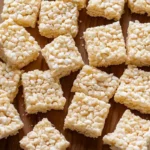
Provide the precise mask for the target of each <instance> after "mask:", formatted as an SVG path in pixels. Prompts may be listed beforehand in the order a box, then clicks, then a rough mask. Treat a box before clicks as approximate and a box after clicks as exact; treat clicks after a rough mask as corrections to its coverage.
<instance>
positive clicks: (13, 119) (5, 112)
mask: <svg viewBox="0 0 150 150" xmlns="http://www.w3.org/2000/svg"><path fill="white" fill-rule="evenodd" d="M21 128H23V123H22V121H21V119H20V116H19V114H18V112H17V110H16V109H15V107H14V106H13V104H10V99H9V98H8V97H7V93H6V92H5V91H3V90H0V139H2V138H7V137H8V136H12V135H16V134H17V133H18V130H20V129H21Z"/></svg>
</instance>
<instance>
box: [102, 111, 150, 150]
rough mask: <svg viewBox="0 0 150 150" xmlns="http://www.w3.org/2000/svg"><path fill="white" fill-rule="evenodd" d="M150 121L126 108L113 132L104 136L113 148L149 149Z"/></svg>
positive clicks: (115, 149)
mask: <svg viewBox="0 0 150 150" xmlns="http://www.w3.org/2000/svg"><path fill="white" fill-rule="evenodd" d="M149 133H150V121H148V120H145V119H142V118H140V117H139V116H135V115H134V114H133V113H131V111H130V110H126V111H125V113H124V114H123V116H122V118H121V119H120V121H119V123H118V124H117V126H116V129H115V131H114V132H113V133H109V134H107V135H105V136H104V138H103V141H104V143H105V144H108V145H110V146H111V149H112V150H149V144H150V142H149V141H150V134H149Z"/></svg>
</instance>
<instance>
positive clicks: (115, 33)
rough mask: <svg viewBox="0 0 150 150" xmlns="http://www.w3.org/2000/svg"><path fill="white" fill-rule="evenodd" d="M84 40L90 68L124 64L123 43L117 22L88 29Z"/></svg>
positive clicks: (124, 52) (124, 50) (124, 51)
mask: <svg viewBox="0 0 150 150" xmlns="http://www.w3.org/2000/svg"><path fill="white" fill-rule="evenodd" d="M84 39H85V43H86V49H87V52H88V57H89V63H90V65H91V66H94V67H102V66H104V67H107V66H110V65H119V64H122V63H124V62H125V60H126V49H125V42H124V38H123V34H122V30H121V26H120V23H119V22H115V23H112V24H109V25H103V26H98V27H92V28H88V29H87V30H86V31H85V32H84Z"/></svg>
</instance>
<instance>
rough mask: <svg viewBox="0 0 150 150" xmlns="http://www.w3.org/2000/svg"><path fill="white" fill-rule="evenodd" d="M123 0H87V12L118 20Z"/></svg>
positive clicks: (122, 8)
mask: <svg viewBox="0 0 150 150" xmlns="http://www.w3.org/2000/svg"><path fill="white" fill-rule="evenodd" d="M125 2H126V0H89V2H88V6H87V14H89V15H90V16H93V17H104V18H107V19H109V20H111V19H114V20H120V18H121V15H122V14H123V13H124V5H125Z"/></svg>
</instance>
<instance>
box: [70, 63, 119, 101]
mask: <svg viewBox="0 0 150 150" xmlns="http://www.w3.org/2000/svg"><path fill="white" fill-rule="evenodd" d="M118 86H119V79H118V78H117V77H115V76H113V74H107V73H106V72H103V71H101V70H98V69H97V68H94V67H91V66H88V65H85V66H84V67H83V68H82V70H81V71H80V73H79V74H78V76H77V78H76V80H75V81H74V83H73V87H72V90H71V91H72V92H81V93H84V94H86V95H89V96H91V97H95V98H98V99H99V100H102V101H105V102H108V101H109V99H111V98H112V97H113V95H114V94H115V91H116V89H117V87H118Z"/></svg>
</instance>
